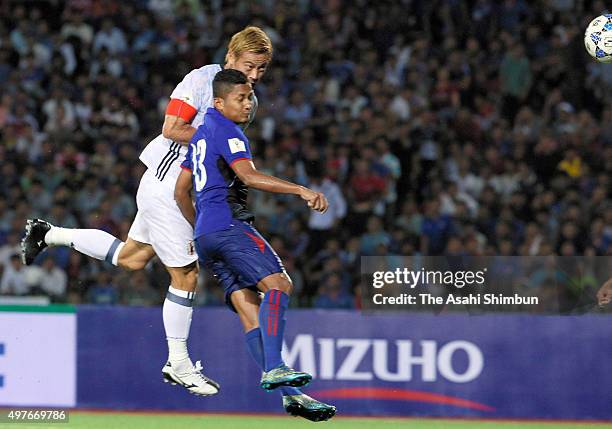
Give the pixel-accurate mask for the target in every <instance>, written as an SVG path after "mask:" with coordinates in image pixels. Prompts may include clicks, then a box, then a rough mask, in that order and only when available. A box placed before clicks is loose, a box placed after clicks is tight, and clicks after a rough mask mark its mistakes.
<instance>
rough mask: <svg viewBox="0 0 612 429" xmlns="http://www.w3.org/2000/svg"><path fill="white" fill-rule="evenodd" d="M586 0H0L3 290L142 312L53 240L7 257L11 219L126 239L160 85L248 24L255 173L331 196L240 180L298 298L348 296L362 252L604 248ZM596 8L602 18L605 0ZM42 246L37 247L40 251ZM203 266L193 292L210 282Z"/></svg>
mask: <svg viewBox="0 0 612 429" xmlns="http://www.w3.org/2000/svg"><path fill="white" fill-rule="evenodd" d="M604 11H605V5H604V2H603V1H599V0H597V1H592V2H589V1H584V2H583V1H573V0H547V1H546V0H541V1H537V2H526V1H522V0H504V1H493V0H474V1H452V0H441V1H436V2H432V1H428V0H403V1H376V2H373V1H365V0H354V1H351V2H343V1H341V0H334V1H322V0H301V1H274V0H263V1H223V2H222V1H210V2H208V1H207V2H200V1H197V0H183V1H181V0H135V1H130V2H120V1H118V0H105V1H99V0H66V1H19V2H17V1H6V2H3V3H2V5H1V6H0V15H1V19H0V94H1V98H0V135H1V137H0V138H1V141H2V144H1V145H0V245H1V247H0V266H1V267H2V277H1V283H0V294H3V295H11V294H16V295H27V294H40V293H43V294H47V295H50V296H51V297H52V298H53V300H54V301H56V302H71V303H96V304H128V305H158V304H160V303H161V302H162V299H163V296H164V294H165V292H166V289H167V285H168V278H167V275H166V274H165V272H164V270H163V267H162V266H161V265H160V264H159V263H153V264H151V265H150V266H149V267H147V269H146V270H144V271H141V272H136V273H126V272H122V271H121V270H119V269H116V268H114V267H112V266H109V265H108V264H105V263H104V262H98V261H95V260H91V259H88V258H86V257H84V256H81V255H80V254H78V253H76V252H74V251H71V250H70V249H67V248H59V247H58V248H53V249H51V250H50V251H47V252H46V254H47V257H46V258H44V260H41V261H40V264H38V265H37V266H35V267H32V268H30V267H24V266H22V265H21V262H20V260H19V259H18V256H16V255H17V254H18V253H19V245H18V243H19V240H20V238H21V234H22V232H23V227H24V223H25V219H27V218H30V217H41V218H44V219H47V220H49V221H50V222H52V223H54V224H57V225H62V226H66V227H77V226H78V227H89V228H101V229H104V230H106V231H108V232H111V233H112V234H114V235H116V236H118V237H122V238H123V239H125V238H126V236H127V231H128V229H129V226H130V223H131V221H132V219H133V217H134V214H135V212H136V206H135V198H134V196H135V191H136V187H137V185H138V181H139V179H140V176H141V175H142V173H143V171H144V168H145V167H144V165H143V164H142V163H140V162H139V161H138V155H139V153H140V151H141V149H142V148H143V147H144V145H146V144H147V143H148V142H149V141H150V140H151V139H152V138H153V137H155V136H156V135H157V134H159V133H160V130H161V125H162V123H163V115H164V110H165V107H166V104H167V102H168V97H169V95H170V93H171V92H172V89H173V88H174V86H175V85H176V84H177V83H178V82H179V81H180V80H181V79H182V77H183V76H184V75H185V74H186V73H187V72H189V71H190V70H191V69H193V68H196V67H200V66H202V65H205V64H209V63H222V62H223V58H224V54H225V47H226V46H227V42H228V40H229V38H230V36H231V35H232V34H233V33H235V32H236V31H239V30H240V29H242V28H244V27H245V26H246V25H258V26H260V27H262V28H263V29H264V30H265V31H266V32H267V34H268V35H269V36H270V38H271V39H272V42H273V43H274V49H275V52H274V58H273V62H272V64H271V66H270V68H269V70H268V72H267V75H266V76H265V77H264V80H263V82H262V83H260V84H259V85H258V86H257V88H256V91H257V95H258V98H259V110H258V113H257V118H256V120H255V122H254V124H253V125H252V126H251V127H250V128H249V130H248V132H247V134H248V136H249V138H250V139H251V142H252V145H253V147H254V149H255V154H256V157H255V158H256V165H257V166H258V168H259V169H261V170H263V171H266V172H269V173H271V174H274V175H277V176H279V177H284V178H288V179H290V180H292V181H296V182H298V183H301V184H305V185H308V186H310V187H313V188H316V189H317V190H321V191H323V192H324V193H325V194H326V195H327V197H328V199H329V200H330V204H331V209H330V210H329V211H328V212H327V213H325V214H323V215H320V214H315V213H313V212H309V211H308V209H307V208H306V207H305V205H304V204H302V203H301V202H300V201H298V200H296V199H294V198H286V197H276V196H272V195H269V194H263V193H258V192H252V194H251V197H250V202H251V206H252V207H253V209H254V212H255V213H256V216H257V218H256V224H257V227H258V229H259V230H260V231H261V232H262V234H263V235H264V236H266V237H269V238H270V242H271V244H272V246H273V247H274V248H275V249H276V251H277V252H278V253H279V255H280V256H281V258H282V259H283V261H284V262H285V263H286V268H287V270H288V272H289V274H290V276H291V278H292V279H293V282H294V286H295V288H296V290H297V291H298V293H296V294H295V295H296V296H298V297H299V299H298V300H294V301H296V302H297V303H298V304H299V305H301V306H315V307H320V308H354V307H358V306H359V299H358V296H359V293H357V290H356V288H357V287H358V285H359V282H360V275H359V273H360V256H362V255H389V254H398V255H412V254H418V253H421V254H425V255H444V254H446V255H461V254H467V255H524V256H533V255H551V254H557V255H564V256H572V255H610V254H611V253H612V246H611V243H612V200H611V197H612V195H611V190H612V183H611V178H612V98H611V97H610V94H612V66H609V65H608V66H605V65H601V64H597V63H595V62H594V61H592V60H590V59H589V58H588V56H587V54H586V52H585V50H584V47H583V43H582V37H583V36H582V35H583V29H584V28H585V27H586V25H587V23H588V22H589V21H590V19H592V18H593V17H595V16H597V15H599V14H601V13H603V12H604ZM608 12H609V11H608ZM41 259H43V258H41ZM206 276H207V275H206V274H202V279H203V280H202V284H203V285H202V286H201V291H200V292H201V293H199V294H198V295H197V298H196V299H197V300H198V302H199V303H200V304H201V305H221V304H222V303H223V297H222V290H221V288H219V287H217V286H216V284H215V283H214V282H213V281H211V279H210V278H207V277H206Z"/></svg>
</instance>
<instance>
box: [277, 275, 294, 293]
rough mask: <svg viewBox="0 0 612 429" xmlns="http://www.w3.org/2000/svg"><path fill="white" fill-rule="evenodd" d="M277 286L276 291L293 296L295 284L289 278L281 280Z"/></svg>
mask: <svg viewBox="0 0 612 429" xmlns="http://www.w3.org/2000/svg"><path fill="white" fill-rule="evenodd" d="M275 286H276V287H274V289H278V290H280V291H281V292H285V293H286V294H287V295H291V292H293V283H292V282H291V279H289V278H288V277H287V278H283V279H282V280H280V281H279V282H278V283H277V284H276V285H275Z"/></svg>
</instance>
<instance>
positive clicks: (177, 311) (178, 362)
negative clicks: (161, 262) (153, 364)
mask: <svg viewBox="0 0 612 429" xmlns="http://www.w3.org/2000/svg"><path fill="white" fill-rule="evenodd" d="M194 295H195V293H194V292H187V291H184V290H180V289H176V288H173V287H172V286H170V287H169V288H168V294H167V295H166V299H165V300H164V307H163V319H164V328H165V330H166V339H167V340H168V360H169V361H170V363H171V364H172V366H173V367H175V368H177V370H179V371H180V368H181V367H186V366H187V365H189V368H191V366H192V365H193V364H192V362H191V359H189V352H188V351H187V338H189V329H190V328H191V316H192V314H193V308H192V305H193V297H194Z"/></svg>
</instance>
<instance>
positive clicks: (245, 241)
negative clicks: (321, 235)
mask: <svg viewBox="0 0 612 429" xmlns="http://www.w3.org/2000/svg"><path fill="white" fill-rule="evenodd" d="M214 240H216V241H218V242H219V243H220V244H219V246H218V250H217V253H219V254H220V255H221V256H220V257H221V258H222V259H223V260H224V261H225V263H226V264H227V265H228V267H229V268H230V269H231V270H232V271H234V272H235V273H236V274H237V275H238V276H239V277H240V279H241V281H242V282H244V283H246V284H248V285H249V286H258V288H259V289H260V290H263V291H264V292H265V291H266V290H268V288H272V289H281V290H283V291H286V292H287V293H289V292H290V286H291V280H290V279H289V276H288V275H287V274H286V272H285V267H284V266H283V264H282V262H281V260H280V258H279V257H278V255H277V254H276V252H275V251H274V249H273V248H272V246H270V243H268V242H267V241H266V240H265V239H264V238H263V237H262V236H261V235H260V234H259V232H258V231H257V230H256V229H255V228H253V226H251V225H249V224H247V223H245V222H236V223H235V224H234V226H233V227H232V228H230V229H228V230H224V231H221V232H220V233H219V237H215V238H214ZM264 279H267V280H265V281H264V282H263V283H262V281H263V280H264ZM260 283H262V284H261V287H259V284H260Z"/></svg>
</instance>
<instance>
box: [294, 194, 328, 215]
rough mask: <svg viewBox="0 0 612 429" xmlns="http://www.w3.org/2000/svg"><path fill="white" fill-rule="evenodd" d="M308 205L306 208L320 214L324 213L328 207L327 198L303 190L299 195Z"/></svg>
mask: <svg viewBox="0 0 612 429" xmlns="http://www.w3.org/2000/svg"><path fill="white" fill-rule="evenodd" d="M300 196H301V197H302V199H304V200H305V201H306V202H307V203H308V207H310V208H311V209H313V210H316V211H318V212H321V213H325V212H326V211H327V208H328V207H329V203H328V202H327V198H325V195H323V193H322V192H315V191H313V190H311V189H308V188H303V190H302V194H301V195H300Z"/></svg>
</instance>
